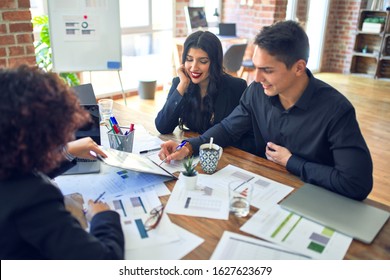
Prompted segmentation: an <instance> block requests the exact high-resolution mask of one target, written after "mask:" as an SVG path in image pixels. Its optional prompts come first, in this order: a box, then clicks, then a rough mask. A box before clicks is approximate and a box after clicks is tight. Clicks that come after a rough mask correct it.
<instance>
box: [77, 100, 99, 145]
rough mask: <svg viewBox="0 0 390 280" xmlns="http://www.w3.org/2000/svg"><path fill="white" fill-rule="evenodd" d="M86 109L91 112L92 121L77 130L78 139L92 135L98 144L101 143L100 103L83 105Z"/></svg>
mask: <svg viewBox="0 0 390 280" xmlns="http://www.w3.org/2000/svg"><path fill="white" fill-rule="evenodd" d="M81 106H82V107H84V109H85V110H87V111H88V112H89V115H90V116H91V120H92V121H91V122H90V123H88V124H87V125H85V126H84V127H82V128H80V129H79V130H77V131H76V139H80V138H83V137H91V138H92V139H93V141H95V142H96V143H97V144H98V145H101V141H100V115H99V106H98V105H81Z"/></svg>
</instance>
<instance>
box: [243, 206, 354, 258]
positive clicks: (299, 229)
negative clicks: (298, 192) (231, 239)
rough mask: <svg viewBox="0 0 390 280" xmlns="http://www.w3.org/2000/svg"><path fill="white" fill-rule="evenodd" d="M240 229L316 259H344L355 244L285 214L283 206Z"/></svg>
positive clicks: (349, 239) (265, 213) (251, 219)
mask: <svg viewBox="0 0 390 280" xmlns="http://www.w3.org/2000/svg"><path fill="white" fill-rule="evenodd" d="M240 229H241V230H242V231H244V232H247V233H249V234H253V235H254V236H257V237H260V238H263V239H265V240H267V241H270V242H274V243H276V244H279V245H281V246H284V247H286V248H288V249H290V250H293V251H295V252H299V253H301V254H303V255H305V256H310V257H311V258H313V259H322V260H341V259H343V258H344V256H345V254H346V253H347V250H348V248H349V246H350V244H351V242H352V238H351V237H348V236H346V235H344V234H341V233H338V232H336V231H334V230H332V229H329V228H326V227H324V226H322V225H320V224H317V223H315V222H312V221H310V220H307V219H305V218H303V217H301V216H298V215H295V214H293V213H292V212H289V211H286V210H284V209H283V208H282V207H281V206H280V205H276V206H275V207H273V208H269V209H267V210H260V211H257V213H255V214H254V215H253V216H252V217H251V218H250V219H249V220H248V221H247V222H246V223H245V224H244V225H243V226H242V227H241V228H240Z"/></svg>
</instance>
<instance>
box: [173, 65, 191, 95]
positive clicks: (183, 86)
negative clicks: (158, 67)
mask: <svg viewBox="0 0 390 280" xmlns="http://www.w3.org/2000/svg"><path fill="white" fill-rule="evenodd" d="M177 75H178V76H179V79H180V83H179V84H178V85H177V88H176V89H177V91H178V92H179V93H180V94H181V95H182V96H183V95H184V93H185V92H186V91H187V88H188V86H189V85H190V81H191V80H190V77H189V76H188V74H187V72H186V69H185V68H184V64H182V65H180V66H179V68H177Z"/></svg>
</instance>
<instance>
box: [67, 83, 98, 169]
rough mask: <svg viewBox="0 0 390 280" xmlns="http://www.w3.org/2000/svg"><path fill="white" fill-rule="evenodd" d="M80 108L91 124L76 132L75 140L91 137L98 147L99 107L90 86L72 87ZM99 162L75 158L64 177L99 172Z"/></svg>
mask: <svg viewBox="0 0 390 280" xmlns="http://www.w3.org/2000/svg"><path fill="white" fill-rule="evenodd" d="M73 89H74V91H75V93H76V95H77V96H78V98H79V100H80V103H81V106H82V107H83V108H84V110H86V111H88V112H89V114H90V116H91V120H92V122H91V123H89V124H87V125H86V126H85V127H82V128H80V129H79V130H78V131H76V135H75V136H76V139H80V138H84V137H91V138H92V139H93V141H95V142H96V143H97V144H98V145H101V138H100V137H101V136H100V114H99V106H98V105H97V104H96V97H95V93H94V91H93V88H92V85H91V84H85V85H80V86H75V87H73ZM100 164H101V163H100V161H98V160H90V159H82V158H76V165H75V166H73V167H72V168H70V169H68V170H67V171H66V172H64V173H63V174H64V175H71V174H88V173H99V172H100Z"/></svg>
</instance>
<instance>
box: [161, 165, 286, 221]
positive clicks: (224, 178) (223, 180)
mask: <svg viewBox="0 0 390 280" xmlns="http://www.w3.org/2000/svg"><path fill="white" fill-rule="evenodd" d="M244 182H247V183H250V184H252V185H253V186H254V190H253V199H252V205H253V206H255V207H257V208H261V209H266V208H269V207H271V206H273V205H275V204H276V203H278V202H279V201H280V200H281V199H283V198H284V197H285V196H286V195H287V194H288V193H289V192H291V191H292V190H293V188H291V187H288V186H286V185H283V184H280V183H277V182H275V181H272V180H269V179H267V178H265V177H263V176H260V175H257V174H255V173H252V172H249V171H246V170H244V169H241V168H238V167H236V166H233V165H228V166H226V167H225V168H223V169H221V170H219V171H218V172H216V173H214V174H212V175H204V174H199V175H198V189H196V190H195V189H194V190H193V189H187V188H186V186H184V185H183V181H182V180H180V176H179V180H178V181H177V182H176V185H175V188H174V189H173V191H172V194H171V196H170V198H169V201H168V204H167V209H166V211H167V212H168V213H172V214H181V215H188V216H197V217H205V218H213V219H222V220H227V219H228V217H229V193H228V187H229V185H231V184H241V183H244Z"/></svg>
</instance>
